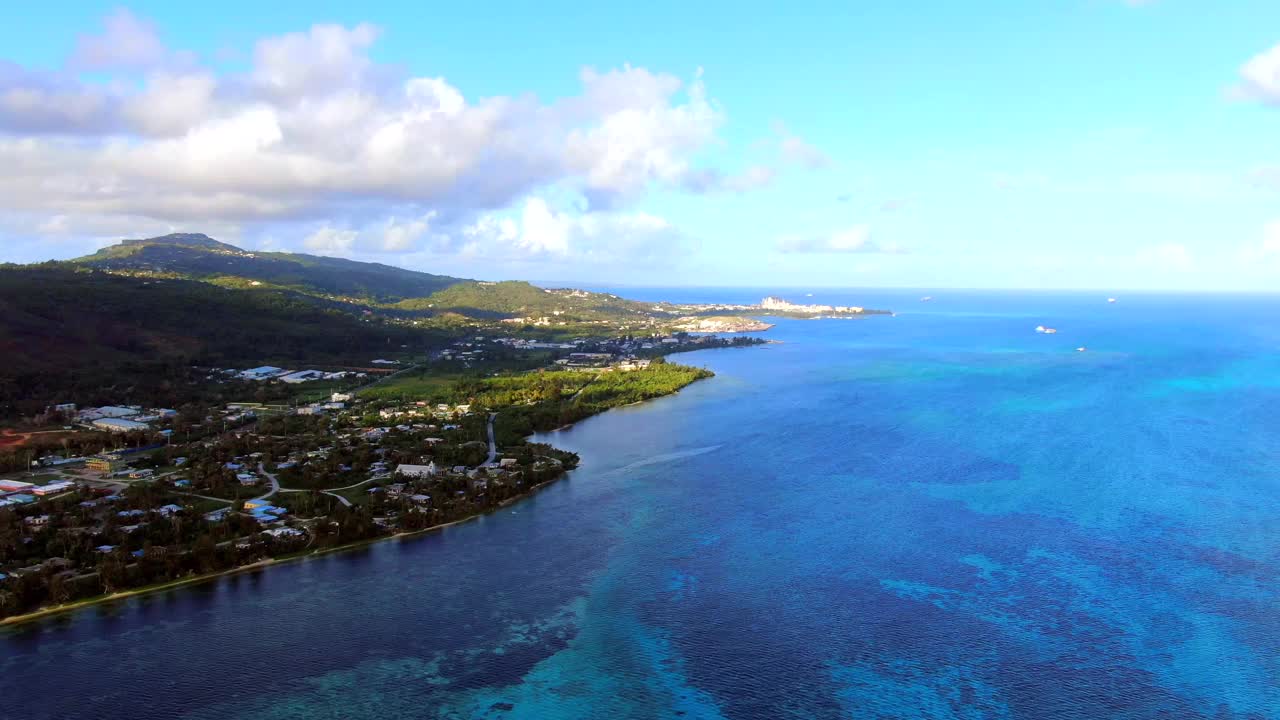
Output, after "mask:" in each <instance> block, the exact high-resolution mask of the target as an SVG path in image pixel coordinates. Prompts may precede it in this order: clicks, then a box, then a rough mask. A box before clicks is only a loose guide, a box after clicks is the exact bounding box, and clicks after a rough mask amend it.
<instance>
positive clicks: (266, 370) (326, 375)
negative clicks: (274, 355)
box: [219, 361, 377, 385]
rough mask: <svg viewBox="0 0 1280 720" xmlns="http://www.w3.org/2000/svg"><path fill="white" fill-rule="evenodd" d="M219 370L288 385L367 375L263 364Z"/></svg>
mask: <svg viewBox="0 0 1280 720" xmlns="http://www.w3.org/2000/svg"><path fill="white" fill-rule="evenodd" d="M375 362H377V361H375ZM219 372H221V373H222V374H223V375H226V376H230V377H235V378H238V379H240V380H250V381H253V382H270V381H273V380H278V381H280V382H282V383H286V384H289V385H298V384H301V383H305V382H314V381H316V380H343V379H345V378H348V377H367V376H368V375H367V373H358V372H351V371H347V370H340V371H338V372H325V371H324V370H285V369H284V368H278V367H274V366H272V365H263V366H262V367H256V368H250V369H248V370H235V369H226V370H220V371H219Z"/></svg>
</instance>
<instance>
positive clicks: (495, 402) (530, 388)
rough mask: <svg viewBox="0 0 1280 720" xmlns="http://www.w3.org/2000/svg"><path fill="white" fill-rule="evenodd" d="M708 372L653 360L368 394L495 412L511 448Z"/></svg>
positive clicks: (408, 384) (400, 385)
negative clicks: (626, 368)
mask: <svg viewBox="0 0 1280 720" xmlns="http://www.w3.org/2000/svg"><path fill="white" fill-rule="evenodd" d="M711 376H712V373H711V371H709V370H704V369H702V368H695V367H689V366H687V365H678V364H675V363H667V362H664V361H663V360H662V359H661V358H659V359H657V360H655V361H654V362H653V364H651V365H650V366H649V367H648V368H646V369H643V370H635V371H632V372H622V371H620V370H616V369H614V370H608V369H601V370H585V371H584V370H540V371H535V372H526V373H520V374H510V375H501V376H498V377H475V376H470V377H466V376H454V377H452V378H449V379H447V380H446V379H443V378H442V379H439V380H436V381H433V382H427V381H426V380H425V379H424V380H423V381H421V382H418V381H415V380H413V379H407V380H403V381H401V379H397V382H396V383H395V384H394V385H392V386H390V387H386V388H376V389H373V390H370V391H369V392H367V393H366V394H365V396H364V397H366V398H367V399H370V400H375V401H376V400H392V399H395V400H399V401H408V400H420V401H423V402H426V403H428V404H435V403H449V404H457V403H467V404H470V405H471V407H472V409H473V410H477V411H480V410H487V409H501V413H500V415H499V418H498V424H497V429H498V431H499V444H504V445H505V444H514V443H518V442H520V441H521V438H523V437H525V436H526V435H528V434H530V433H533V432H540V431H546V430H554V429H555V428H558V427H562V426H564V425H568V424H570V423H574V422H577V421H579V420H582V419H583V418H587V417H590V416H592V415H596V414H599V413H601V412H604V411H605V410H608V409H610V408H615V407H621V406H623V405H630V404H632V403H637V402H641V401H644V400H650V399H652V398H656V397H662V396H664V395H670V394H671V393H673V392H675V391H677V390H679V389H680V388H682V387H684V386H686V385H689V384H690V383H693V382H695V381H697V380H701V379H703V378H708V377H711Z"/></svg>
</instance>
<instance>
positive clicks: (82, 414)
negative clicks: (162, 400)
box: [55, 405, 178, 433]
mask: <svg viewBox="0 0 1280 720" xmlns="http://www.w3.org/2000/svg"><path fill="white" fill-rule="evenodd" d="M64 407H74V406H66V405H59V406H57V407H56V408H55V409H57V408H64ZM177 415H178V411H177V410H170V409H168V408H150V409H144V408H142V407H140V406H138V405H124V406H116V405H108V406H104V407H97V408H86V409H84V410H80V411H78V412H77V413H76V415H75V418H76V422H78V423H80V424H81V425H83V426H86V427H90V428H93V429H94V430H105V431H107V432H113V433H125V432H138V431H146V430H150V429H152V428H153V427H154V426H155V425H156V424H157V423H160V422H162V421H164V420H168V419H171V418H174V417H176V416H177Z"/></svg>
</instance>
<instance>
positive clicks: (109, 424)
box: [93, 418, 151, 433]
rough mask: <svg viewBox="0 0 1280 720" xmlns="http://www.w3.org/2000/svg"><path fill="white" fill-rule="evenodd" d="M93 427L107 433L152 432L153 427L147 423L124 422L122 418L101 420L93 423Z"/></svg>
mask: <svg viewBox="0 0 1280 720" xmlns="http://www.w3.org/2000/svg"><path fill="white" fill-rule="evenodd" d="M93 426H94V427H95V428H97V429H99V430H106V431H107V432H115V433H126V432H134V431H135V430H150V429H151V426H149V425H147V424H146V423H140V422H134V421H133V420H124V419H121V418H101V419H99V420H94V421H93Z"/></svg>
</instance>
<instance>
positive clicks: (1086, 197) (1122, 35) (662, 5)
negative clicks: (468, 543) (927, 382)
mask: <svg viewBox="0 0 1280 720" xmlns="http://www.w3.org/2000/svg"><path fill="white" fill-rule="evenodd" d="M4 12H5V14H6V15H8V16H9V18H8V20H10V21H9V22H3V23H0V167H2V168H3V169H4V170H3V172H2V173H0V261H11V262H34V261H40V260H45V259H63V258H70V257H76V256H78V255H82V254H85V253H88V252H92V251H93V250H95V249H97V248H99V247H102V246H104V245H108V244H111V243H113V242H116V241H118V240H120V239H123V238H131V237H149V236H154V235H160V234H165V233H168V232H204V233H207V234H209V235H211V236H213V237H215V238H217V239H220V240H223V241H226V242H230V243H233V244H236V245H239V246H241V247H244V248H247V249H251V250H285V251H292V252H308V253H313V254H323V255H335V256H343V257H351V258H355V259H358V260H367V261H376V262H383V263H387V264H392V265H399V266H403V267H410V268H413V269H418V270H424V271H428V272H435V273H443V274H449V275H455V276H460V277H473V278H480V279H527V280H533V281H542V282H556V283H562V282H577V283H582V284H596V285H599V284H613V285H627V284H634V285H671V286H678V285H697V286H717V285H725V286H755V287H761V286H779V287H891V286H902V287H969V288H983V287H990V288H1091V289H1095V288H1096V289H1153V290H1154V289H1172V290H1187V291H1196V290H1250V291H1251V290H1274V289H1277V288H1280V282H1277V280H1278V279H1280V202H1278V200H1280V144H1278V143H1277V142H1275V140H1277V139H1280V132H1277V130H1280V3H1276V2H1275V1H1274V0H1266V1H1259V0H1232V2H1221V1H1217V2H1210V1H1209V0H1036V1H1035V2H1027V1H1026V0H989V1H988V2H981V3H978V2H973V1H972V0H930V1H928V2H925V1H923V0H895V1H892V2H890V1H889V0H882V1H880V2H872V1H871V0H868V1H867V2H860V3H847V2H800V1H798V0H797V1H793V2H788V3H751V2H743V1H742V0H739V1H737V2H732V3H729V2H710V1H708V2H699V3H687V2H666V1H665V0H657V1H654V2H647V3H630V4H621V5H620V4H615V3H597V4H590V3H588V4H583V3H578V2H575V3H569V2H560V1H559V0H548V1H545V2H541V3H536V4H535V3H515V2H510V3H498V2H482V1H477V2H470V3H443V2H432V3H423V2H420V1H419V2H376V3H374V2H370V3H350V2H330V1H327V0H310V1H308V2H290V1H278V2H272V3H263V2H261V1H260V0H259V1H257V2H245V1H243V0H220V2H217V3H199V4H196V3H172V2H136V3H133V4H129V5H118V4H115V3H100V2H94V1H93V0H84V1H79V2H60V1H58V0H46V1H45V2H41V3H27V4H24V5H23V7H22V9H21V10H20V11H15V10H13V9H10V10H8V11H4ZM19 16H20V17H19Z"/></svg>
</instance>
